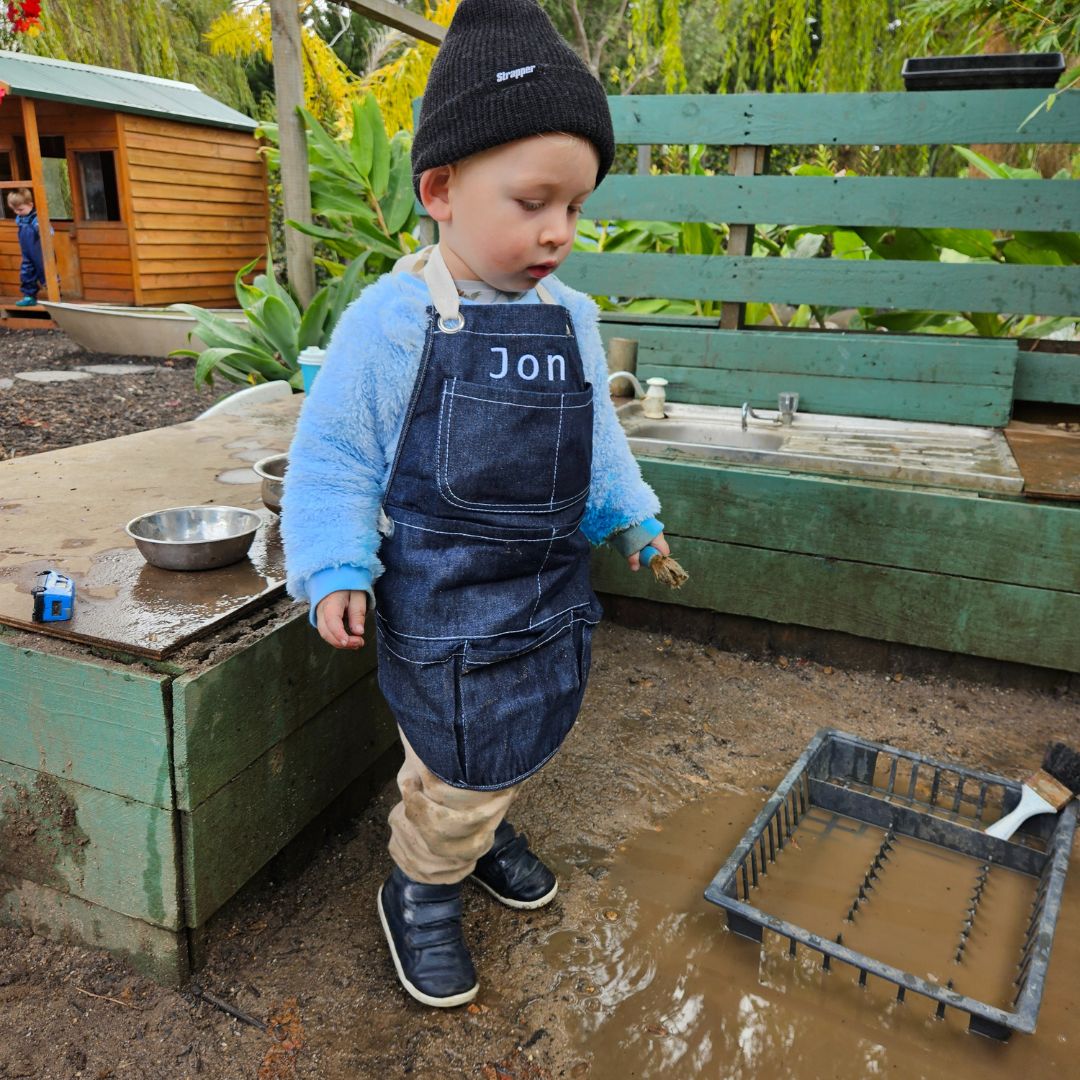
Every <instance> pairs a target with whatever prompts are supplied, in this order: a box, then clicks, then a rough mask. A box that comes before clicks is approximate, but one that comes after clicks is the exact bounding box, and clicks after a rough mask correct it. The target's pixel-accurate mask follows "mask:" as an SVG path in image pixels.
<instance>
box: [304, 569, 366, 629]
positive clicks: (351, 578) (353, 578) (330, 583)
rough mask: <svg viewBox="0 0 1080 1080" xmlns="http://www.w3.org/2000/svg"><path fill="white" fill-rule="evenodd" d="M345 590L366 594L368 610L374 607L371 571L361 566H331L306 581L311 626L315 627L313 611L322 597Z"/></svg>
mask: <svg viewBox="0 0 1080 1080" xmlns="http://www.w3.org/2000/svg"><path fill="white" fill-rule="evenodd" d="M343 589H347V590H348V591H349V592H359V591H360V590H361V589H362V590H363V591H364V592H366V593H367V594H368V610H371V609H372V608H374V607H375V594H374V593H373V592H372V591H371V571H370V570H365V569H364V568H363V567H362V566H331V567H328V568H327V569H326V570H319V571H317V572H316V573H314V574H312V575H311V577H309V578H308V580H307V595H308V603H309V604H311V611H310V612H309V614H308V618H309V619H310V621H311V625H312V626H315V625H316V622H317V620H316V618H315V609H316V608H317V607H318V606H319V601H320V600H322V598H323V597H324V596H329V595H330V594H331V593H332V592H338V591H339V590H343Z"/></svg>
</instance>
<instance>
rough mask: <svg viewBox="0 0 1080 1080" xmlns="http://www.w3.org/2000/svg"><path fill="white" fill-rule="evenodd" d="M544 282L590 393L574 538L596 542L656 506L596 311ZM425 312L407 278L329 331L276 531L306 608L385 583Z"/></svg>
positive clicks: (579, 296) (360, 303)
mask: <svg viewBox="0 0 1080 1080" xmlns="http://www.w3.org/2000/svg"><path fill="white" fill-rule="evenodd" d="M544 284H545V285H546V286H547V288H548V290H549V291H550V292H551V294H552V296H553V297H554V298H555V300H556V301H557V302H558V303H560V304H562V305H563V306H564V307H566V308H567V309H568V310H569V311H570V314H571V316H572V318H573V320H574V326H575V328H576V330H577V337H578V346H579V348H580V351H581V359H582V363H583V366H584V370H585V378H586V380H587V381H588V382H590V383H591V384H592V385H593V386H594V387H595V390H596V396H595V401H594V420H593V460H592V485H591V488H590V492H589V498H588V502H587V505H586V510H585V516H584V519H583V521H582V523H581V530H582V532H583V533H584V534H585V536H586V537H587V538H588V539H589V540H590V541H591V542H592V543H593V544H600V543H602V542H603V541H604V540H606V539H607V538H608V537H610V536H611V534H612V533H615V532H618V531H620V530H623V529H626V528H627V527H629V526H632V525H637V524H638V523H641V522H644V521H645V520H646V519H649V518H651V517H653V515H655V514H656V513H657V512H658V510H659V502H658V500H657V498H656V495H655V494H654V493H653V491H652V489H651V488H650V487H649V486H648V485H647V484H646V483H645V481H644V480H643V479H642V477H641V471H640V469H639V468H638V465H637V462H636V461H635V460H634V458H633V456H632V455H631V453H630V448H629V446H628V445H627V442H626V437H625V435H624V434H623V431H622V428H621V427H620V425H619V422H618V419H617V418H616V416H615V409H614V407H613V405H612V403H611V399H610V397H609V395H608V393H607V362H606V360H605V357H604V349H603V344H602V342H601V340H600V332H599V328H598V325H597V307H596V304H595V303H594V302H593V300H592V299H591V298H590V297H588V296H586V295H585V294H584V293H580V292H578V291H576V290H575V289H571V288H570V287H569V286H567V285H564V284H562V282H560V281H558V280H557V279H555V278H548V279H546V280H545V282H544ZM530 298H531V299H535V291H534V292H533V293H532V294H531V296H530ZM429 303H430V298H429V294H428V291H427V286H426V285H425V284H424V282H423V281H422V279H420V278H418V277H415V276H413V275H412V274H408V273H398V274H386V275H384V276H383V277H381V278H379V279H378V280H377V281H375V282H373V283H372V284H371V285H369V286H368V287H367V288H366V289H364V291H363V292H362V293H361V294H360V296H359V297H357V299H356V300H355V301H354V302H353V303H352V304H351V305H350V306H349V308H348V309H347V310H346V312H345V314H344V315H343V316H342V319H341V321H340V323H339V324H338V326H337V328H336V330H335V331H334V334H333V337H332V339H331V341H330V345H329V347H328V349H327V355H326V361H325V363H324V365H323V368H322V370H321V372H320V373H319V376H318V378H317V379H316V380H315V382H314V384H313V386H312V391H311V393H310V394H309V395H308V398H307V400H306V401H305V403H304V406H303V409H302V410H301V413H300V419H299V422H298V424H297V429H296V434H295V437H294V438H293V442H292V446H291V447H290V449H289V469H288V473H287V475H286V480H285V494H284V498H283V501H282V513H281V533H282V538H283V540H284V544H285V563H286V569H287V573H288V590H289V593H290V594H291V595H292V596H293V597H295V598H296V599H297V600H308V601H309V602H311V603H312V606H313V608H314V605H315V604H317V603H318V601H319V600H321V599H322V597H323V596H325V595H327V593H328V592H330V591H333V590H334V589H336V588H351V589H368V590H370V588H371V585H372V584H373V583H374V581H375V580H376V579H377V578H378V576H379V575H380V574H381V573H382V564H381V563H380V562H379V558H378V549H379V542H380V540H381V536H380V534H379V532H378V531H377V522H378V516H379V509H380V506H381V505H382V501H383V498H384V496H385V494H386V488H387V485H388V483H389V479H390V469H391V467H392V465H393V461H394V453H395V449H396V447H397V444H398V439H399V438H400V435H401V430H402V426H403V424H404V420H405V413H406V410H407V408H408V403H409V399H410V397H411V394H412V389H413V384H414V382H415V381H416V375H417V371H418V369H419V365H420V357H421V353H422V351H423V345H424V337H425V332H426V327H427V306H428V304H429ZM466 310H467V309H466Z"/></svg>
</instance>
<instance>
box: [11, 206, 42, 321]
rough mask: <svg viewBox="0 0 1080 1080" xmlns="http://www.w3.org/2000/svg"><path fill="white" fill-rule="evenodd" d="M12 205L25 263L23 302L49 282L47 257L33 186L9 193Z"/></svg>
mask: <svg viewBox="0 0 1080 1080" xmlns="http://www.w3.org/2000/svg"><path fill="white" fill-rule="evenodd" d="M8 206H9V207H10V208H11V209H12V210H14V211H15V226H16V228H17V230H18V235H19V250H20V251H21V252H22V264H21V265H20V267H19V288H20V290H21V291H22V295H23V301H22V302H21V306H28V305H27V303H26V301H29V303H34V302H36V301H37V294H38V290H39V289H41V287H42V286H43V285H44V284H45V259H44V256H43V255H42V251H41V226H40V225H39V224H38V216H37V210H36V209H34V201H33V196H32V194H31V192H30V190H29V188H19V189H17V190H15V191H12V192H11V193H10V194H9V195H8Z"/></svg>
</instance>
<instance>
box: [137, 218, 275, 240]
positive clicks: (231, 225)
mask: <svg viewBox="0 0 1080 1080" xmlns="http://www.w3.org/2000/svg"><path fill="white" fill-rule="evenodd" d="M133 225H134V227H135V228H136V229H139V230H142V229H153V230H172V231H174V232H176V231H178V232H182V233H184V234H185V235H187V236H190V235H191V218H190V216H185V215H183V214H161V213H137V214H134V220H133ZM266 229H267V225H266V219H265V218H262V217H240V216H237V217H235V218H228V217H218V216H216V215H212V216H208V217H205V218H200V219H199V232H200V233H223V234H225V236H227V237H228V239H229V240H231V241H233V242H234V243H235V242H236V241H237V240H238V239H240V238H241V237H242V236H243V235H245V234H247V235H250V236H253V237H261V238H262V240H263V242H264V243H265V237H266Z"/></svg>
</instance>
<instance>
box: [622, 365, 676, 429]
mask: <svg viewBox="0 0 1080 1080" xmlns="http://www.w3.org/2000/svg"><path fill="white" fill-rule="evenodd" d="M615 379H627V380H629V381H630V382H631V383H632V384H633V387H634V397H635V398H636V399H637V400H638V401H640V402H641V412H642V414H643V415H644V416H647V417H648V418H649V419H650V420H663V419H664V405H665V404H666V395H665V393H664V387H665V386H667V384H668V381H667V379H661V378H660V377H659V376H655V375H654V376H653V377H652V378H651V379H646V380H645V384H646V385H647V386H648V388H649V389H648V390H647V391H646V390H644V389H642V386H641V383H640V382H638V379H637V376H636V375H634V374H633V373H632V372H630V371H613V372H612V373H611V374H610V375H609V376H608V385H609V386H610V385H611V383H612V382H613V381H614V380H615Z"/></svg>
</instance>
